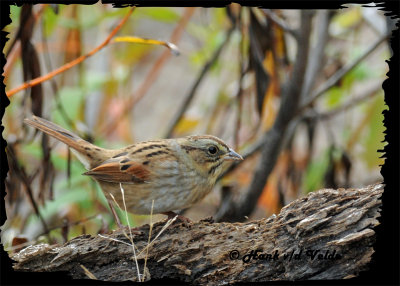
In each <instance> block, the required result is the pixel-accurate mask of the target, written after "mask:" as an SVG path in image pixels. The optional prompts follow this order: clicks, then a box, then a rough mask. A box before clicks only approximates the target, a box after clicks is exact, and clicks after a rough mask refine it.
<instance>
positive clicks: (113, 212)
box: [107, 200, 142, 235]
mask: <svg viewBox="0 0 400 286" xmlns="http://www.w3.org/2000/svg"><path fill="white" fill-rule="evenodd" d="M107 202H108V206H109V207H110V209H111V212H112V214H113V217H114V219H115V222H116V223H117V225H118V228H119V229H123V228H124V227H125V226H124V225H123V224H122V223H121V220H120V219H119V217H118V215H117V212H116V211H115V208H114V205H113V203H112V201H110V200H107ZM131 230H132V233H133V234H138V235H139V234H141V233H142V232H141V231H140V230H139V228H137V227H133V228H131Z"/></svg>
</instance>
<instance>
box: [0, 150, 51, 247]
mask: <svg viewBox="0 0 400 286" xmlns="http://www.w3.org/2000/svg"><path fill="white" fill-rule="evenodd" d="M6 153H7V155H8V156H9V164H11V166H12V169H14V171H15V173H16V175H17V176H18V177H19V178H20V179H21V181H22V183H23V184H24V185H25V188H24V190H25V192H26V194H27V196H28V198H29V201H30V203H31V205H32V207H33V210H34V211H35V214H36V215H37V217H38V218H39V220H40V222H41V223H42V225H43V229H44V232H45V233H46V234H47V236H48V237H49V240H50V234H49V228H48V226H47V223H46V221H45V220H44V218H43V216H42V214H41V213H40V211H39V207H38V206H37V204H36V201H35V199H34V197H33V191H32V188H31V186H30V181H29V178H28V175H27V174H26V172H25V169H24V167H23V166H20V165H19V164H18V161H17V157H16V155H15V152H14V150H13V147H12V145H9V146H8V147H7V149H6Z"/></svg>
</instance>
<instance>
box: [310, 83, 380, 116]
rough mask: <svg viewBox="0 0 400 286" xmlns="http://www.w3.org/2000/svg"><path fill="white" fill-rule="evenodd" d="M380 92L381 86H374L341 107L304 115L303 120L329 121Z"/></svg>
mask: <svg viewBox="0 0 400 286" xmlns="http://www.w3.org/2000/svg"><path fill="white" fill-rule="evenodd" d="M380 90H382V85H381V83H379V84H376V85H375V86H374V87H373V88H371V89H370V90H369V91H368V92H367V93H365V94H363V95H361V96H357V97H355V98H353V99H351V100H348V101H347V102H346V103H343V104H342V105H341V106H339V107H337V108H335V109H332V110H329V111H326V112H321V113H315V112H313V113H311V114H305V115H304V116H303V118H312V119H318V120H327V119H330V118H331V117H333V116H336V115H338V114H340V113H341V112H344V111H347V110H349V109H351V108H353V107H356V106H357V105H358V104H360V103H362V102H363V101H365V100H368V99H370V98H372V97H374V96H376V95H378V93H377V92H378V91H380Z"/></svg>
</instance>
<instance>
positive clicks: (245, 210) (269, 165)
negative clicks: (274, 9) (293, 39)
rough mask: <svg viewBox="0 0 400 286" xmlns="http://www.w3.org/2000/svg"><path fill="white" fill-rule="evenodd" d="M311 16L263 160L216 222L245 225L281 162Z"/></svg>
mask: <svg viewBox="0 0 400 286" xmlns="http://www.w3.org/2000/svg"><path fill="white" fill-rule="evenodd" d="M312 16H313V13H312V12H310V11H305V10H303V11H301V25H300V28H299V33H300V36H299V40H298V49H297V55H296V61H295V64H294V67H293V73H292V74H291V77H290V79H289V80H288V82H287V83H286V85H285V89H284V91H283V94H282V101H281V106H280V109H279V112H278V115H277V118H276V120H275V122H274V125H273V126H272V128H271V129H270V130H269V131H268V132H267V133H265V134H264V135H263V139H262V140H263V141H264V145H263V146H262V149H261V159H260V161H259V165H258V166H257V168H256V170H255V173H254V177H253V180H252V182H251V184H250V187H249V190H248V191H247V192H246V193H245V194H244V195H242V196H241V198H240V199H239V201H237V202H235V201H234V200H233V199H232V198H229V199H227V200H224V201H223V202H222V204H221V206H220V208H219V210H218V212H217V214H216V215H215V218H216V221H242V220H243V219H244V217H245V216H248V215H249V214H250V213H251V212H252V211H253V209H254V207H255V205H256V203H257V201H258V198H259V197H260V195H261V193H262V190H263V189H264V186H265V183H266V181H267V178H268V176H269V174H270V173H271V171H272V169H273V167H274V165H275V162H276V160H277V158H278V154H279V151H280V148H281V142H282V139H283V136H284V134H285V130H286V127H287V125H288V123H289V122H290V120H291V119H292V118H293V116H294V115H295V112H296V110H297V108H298V102H299V100H300V93H301V89H302V86H303V81H304V75H305V71H306V65H307V60H308V59H307V58H308V56H307V55H308V48H309V36H310V32H311V19H312Z"/></svg>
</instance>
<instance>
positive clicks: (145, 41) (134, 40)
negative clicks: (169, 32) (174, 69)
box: [114, 36, 180, 56]
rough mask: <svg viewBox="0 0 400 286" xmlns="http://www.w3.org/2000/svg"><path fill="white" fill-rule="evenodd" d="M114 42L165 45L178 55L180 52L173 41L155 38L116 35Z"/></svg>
mask: <svg viewBox="0 0 400 286" xmlns="http://www.w3.org/2000/svg"><path fill="white" fill-rule="evenodd" d="M114 42H127V43H136V44H145V45H161V46H165V47H167V48H168V49H170V50H171V52H172V53H173V54H174V55H175V56H178V55H179V54H180V52H179V49H178V47H177V46H175V45H174V44H173V43H169V42H164V41H158V40H153V39H144V38H139V37H133V36H125V37H116V38H114Z"/></svg>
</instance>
